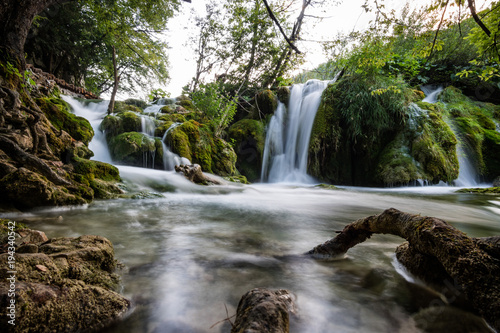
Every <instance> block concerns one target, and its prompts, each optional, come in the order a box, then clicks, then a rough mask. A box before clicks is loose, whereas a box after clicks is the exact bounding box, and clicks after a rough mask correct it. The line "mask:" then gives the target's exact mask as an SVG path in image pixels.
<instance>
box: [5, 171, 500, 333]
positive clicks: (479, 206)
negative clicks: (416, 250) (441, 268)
mask: <svg viewBox="0 0 500 333" xmlns="http://www.w3.org/2000/svg"><path fill="white" fill-rule="evenodd" d="M171 177H175V176H173V175H171ZM178 181H179V182H180V183H182V184H184V183H183V182H182V181H180V180H178ZM176 186H177V187H178V188H183V190H182V191H179V190H177V191H175V192H166V193H163V195H164V198H160V199H147V200H131V199H120V200H109V201H97V202H94V203H92V204H91V205H89V206H88V207H80V208H72V209H68V208H66V209H50V210H45V211H38V212H33V213H30V214H24V215H21V216H12V217H15V218H16V219H18V220H22V219H27V220H29V221H30V222H29V225H30V227H32V228H38V229H41V230H44V231H45V232H46V234H47V235H48V236H49V237H58V236H79V235H82V234H98V235H102V236H104V237H107V238H109V239H110V240H111V241H112V242H113V244H114V246H115V252H116V257H117V258H118V260H120V261H121V262H122V263H123V264H124V265H125V269H124V270H123V271H122V272H121V274H122V287H123V290H122V292H123V294H125V295H126V296H127V297H129V298H130V299H132V300H133V302H134V308H133V310H132V311H131V312H130V314H129V315H128V317H127V318H125V319H124V320H123V322H121V323H120V324H118V325H117V327H114V328H113V329H111V330H110V332H228V331H229V330H230V326H229V323H228V322H227V321H226V322H223V323H220V324H218V325H215V326H214V327H212V328H211V326H212V325H214V324H215V323H217V322H218V321H220V320H223V319H225V318H226V317H227V314H228V315H229V316H232V315H234V314H235V312H236V307H237V304H238V301H239V299H240V297H241V296H242V295H243V294H244V293H245V292H246V291H248V290H250V289H252V288H255V287H269V288H286V289H288V290H290V291H291V292H292V293H293V294H294V295H295V296H296V302H297V306H298V309H299V311H298V312H299V316H298V317H297V318H294V319H293V321H292V328H291V330H292V332H418V330H417V329H415V328H414V323H413V321H412V320H411V314H412V313H414V312H415V311H416V309H415V306H416V305H415V298H418V296H415V295H414V293H415V291H414V288H413V287H412V285H411V284H409V283H408V282H407V281H406V280H405V279H403V278H402V277H401V276H400V275H399V274H398V273H397V272H396V269H395V268H394V266H395V261H394V250H395V248H396V246H397V245H399V244H401V243H402V242H403V240H402V239H400V238H398V237H395V236H387V235H375V236H373V237H372V238H371V239H370V240H369V241H367V242H365V243H363V244H360V245H358V246H356V247H355V248H353V249H351V250H350V251H349V252H348V256H347V258H345V259H343V260H337V261H333V262H321V261H313V260H307V259H300V258H297V257H293V256H286V255H295V254H301V253H304V252H306V251H308V250H310V249H311V248H313V247H314V246H316V245H318V244H320V243H322V242H324V241H325V240H327V239H329V238H331V237H333V236H335V231H336V230H341V229H342V228H343V227H344V226H345V224H347V223H350V222H352V221H354V220H356V219H358V218H362V217H365V216H367V215H371V214H378V213H380V212H382V211H383V210H384V209H387V208H390V207H394V208H397V209H400V210H404V211H407V212H410V213H416V214H422V215H430V216H436V217H439V218H443V219H445V220H446V221H448V222H450V223H452V224H453V225H455V226H456V227H458V228H460V229H461V230H463V231H465V232H467V233H468V234H469V235H471V236H489V235H498V234H500V197H498V196H477V195H473V194H455V193H453V192H452V191H453V188H449V187H444V188H413V189H393V190H376V189H362V188H346V189H342V190H324V189H319V188H314V187H295V186H280V185H250V186H232V187H231V186H227V187H223V188H220V187H209V188H208V189H207V188H204V191H203V192H199V191H197V189H201V187H195V186H194V185H193V186H187V185H186V186H185V187H182V186H180V187H179V184H177V185H176ZM221 193H225V194H221ZM226 308H227V314H226ZM233 321H234V318H233Z"/></svg>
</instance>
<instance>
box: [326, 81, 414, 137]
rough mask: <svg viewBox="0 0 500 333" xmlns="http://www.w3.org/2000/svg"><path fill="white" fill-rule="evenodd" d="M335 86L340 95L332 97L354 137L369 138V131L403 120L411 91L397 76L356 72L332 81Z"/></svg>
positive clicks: (374, 132)
mask: <svg viewBox="0 0 500 333" xmlns="http://www.w3.org/2000/svg"><path fill="white" fill-rule="evenodd" d="M335 89H336V90H337V91H338V92H339V98H337V99H336V100H334V101H333V103H334V107H335V108H336V109H337V110H340V112H341V114H342V116H343V119H344V120H345V122H346V127H347V131H348V133H349V135H350V136H351V137H352V138H353V139H354V140H356V139H357V138H361V137H365V138H367V139H368V140H370V138H369V135H370V136H373V137H375V136H377V135H380V133H381V132H382V131H385V130H389V129H390V128H391V127H392V126H393V124H394V123H403V122H404V120H405V116H406V112H407V106H406V103H407V101H408V99H409V97H407V96H409V94H410V91H409V89H408V88H407V87H406V84H405V83H404V82H402V81H400V80H388V79H385V78H383V77H379V76H377V77H373V78H371V79H370V78H367V77H365V76H364V75H359V74H357V75H353V76H350V77H347V78H345V79H344V80H341V81H340V82H338V83H337V84H335ZM368 134H369V135H368Z"/></svg>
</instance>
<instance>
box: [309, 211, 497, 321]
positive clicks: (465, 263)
mask: <svg viewBox="0 0 500 333" xmlns="http://www.w3.org/2000/svg"><path fill="white" fill-rule="evenodd" d="M375 233H381V234H392V235H396V236H400V237H402V238H404V239H406V240H407V241H408V245H407V247H406V248H405V247H400V249H399V250H398V253H399V254H398V258H399V259H400V260H401V261H402V263H403V265H405V266H410V267H408V268H409V269H410V271H411V272H412V273H413V274H417V275H419V277H420V276H421V277H424V279H425V278H426V277H427V279H426V280H434V282H436V281H437V280H439V279H442V278H446V276H449V277H450V278H451V279H453V280H454V281H456V283H457V285H458V287H459V290H460V292H461V293H463V295H464V296H465V298H466V300H467V301H468V302H469V304H470V306H471V307H472V309H473V310H474V311H475V312H477V313H478V314H480V315H481V316H482V317H483V318H484V319H485V320H486V321H487V322H488V323H489V324H490V325H491V326H492V327H493V328H495V329H496V330H497V331H500V256H499V253H500V242H499V238H498V237H489V238H471V237H468V236H467V235H466V234H465V233H463V232H462V231H460V230H458V229H456V228H454V227H453V226H451V225H450V224H448V223H446V222H445V221H443V220H440V219H438V218H434V217H426V216H420V215H412V214H408V213H404V212H401V211H398V210H396V209H394V208H391V209H388V210H386V211H384V212H383V213H382V214H379V215H373V216H368V217H365V218H362V219H359V220H357V221H355V222H353V223H351V224H349V225H347V226H346V227H345V228H344V229H343V230H342V231H341V232H340V233H339V235H338V236H337V237H335V238H333V239H330V240H328V241H327V242H325V243H323V244H321V245H318V246H316V247H315V248H313V249H312V250H310V251H309V252H307V253H306V255H308V256H312V257H313V258H321V259H326V258H335V257H338V256H341V255H343V254H345V253H346V252H347V251H348V250H349V249H350V248H351V247H353V246H355V245H357V244H359V243H361V242H364V241H365V240H366V239H368V238H370V237H371V236H372V235H373V234H375ZM420 254H421V255H422V256H420V257H419V258H418V259H419V260H418V265H414V266H412V265H411V264H410V263H411V262H412V261H413V260H412V258H415V257H416V256H417V255H420ZM416 267H420V268H422V267H431V269H430V270H423V269H416ZM441 268H442V270H441ZM417 270H418V272H417ZM436 270H437V271H436ZM442 282H445V281H442Z"/></svg>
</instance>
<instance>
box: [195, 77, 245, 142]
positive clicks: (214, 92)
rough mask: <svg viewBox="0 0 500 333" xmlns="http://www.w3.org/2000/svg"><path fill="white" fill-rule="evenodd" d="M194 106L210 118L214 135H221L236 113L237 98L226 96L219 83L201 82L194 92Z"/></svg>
mask: <svg viewBox="0 0 500 333" xmlns="http://www.w3.org/2000/svg"><path fill="white" fill-rule="evenodd" d="M191 99H192V100H193V104H194V106H195V107H196V108H197V109H198V110H200V111H202V112H203V113H204V114H205V115H206V116H207V118H208V119H209V124H210V125H211V126H212V128H213V131H214V135H215V136H216V137H220V135H221V134H222V131H223V130H224V129H225V128H226V127H227V126H228V125H229V124H230V123H231V121H232V120H233V117H234V114H235V113H236V107H237V104H236V98H235V97H233V98H228V97H226V96H224V94H223V92H222V89H221V88H220V87H219V85H218V84H217V83H208V84H201V85H200V86H199V89H198V90H196V91H195V92H193V93H192V95H191Z"/></svg>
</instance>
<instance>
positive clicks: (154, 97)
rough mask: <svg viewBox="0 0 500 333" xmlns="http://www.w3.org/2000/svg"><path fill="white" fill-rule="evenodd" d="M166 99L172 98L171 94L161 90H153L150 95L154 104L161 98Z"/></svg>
mask: <svg viewBox="0 0 500 333" xmlns="http://www.w3.org/2000/svg"><path fill="white" fill-rule="evenodd" d="M165 97H170V93H168V92H166V91H164V90H163V89H161V88H156V89H152V90H151V91H150V92H149V94H148V98H149V100H150V101H152V102H154V101H157V100H159V99H160V98H165Z"/></svg>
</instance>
